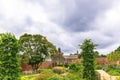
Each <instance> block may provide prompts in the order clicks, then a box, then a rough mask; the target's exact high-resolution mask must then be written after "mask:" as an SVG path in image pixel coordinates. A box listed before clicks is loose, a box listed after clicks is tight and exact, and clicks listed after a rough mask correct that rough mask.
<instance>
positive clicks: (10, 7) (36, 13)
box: [0, 0, 120, 54]
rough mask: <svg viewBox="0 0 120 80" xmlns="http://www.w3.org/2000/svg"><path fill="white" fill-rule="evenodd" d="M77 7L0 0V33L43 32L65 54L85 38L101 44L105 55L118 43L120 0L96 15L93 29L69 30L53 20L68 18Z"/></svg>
mask: <svg viewBox="0 0 120 80" xmlns="http://www.w3.org/2000/svg"><path fill="white" fill-rule="evenodd" d="M66 2H67V3H66ZM68 2H69V3H68ZM98 2H101V1H100V0H98ZM84 3H85V2H84ZM105 3H106V2H105ZM105 3H102V2H101V4H105ZM106 5H107V4H106ZM108 5H109V4H108ZM80 7H81V6H80ZM76 8H77V9H76ZM73 9H76V10H73ZM77 10H78V6H77V5H76V3H75V1H72V0H71V1H65V2H64V3H63V2H62V1H60V0H50V1H49V0H36V1H35V0H34V1H33V0H0V32H2V33H3V32H12V33H14V34H15V35H16V36H17V37H19V36H20V35H22V34H24V33H33V34H42V35H44V36H46V37H47V38H48V39H49V40H50V41H51V42H53V43H54V44H55V45H57V47H61V48H62V49H63V50H64V52H65V53H71V52H75V51H76V50H78V49H79V46H78V45H79V44H81V43H82V42H83V40H84V39H86V38H90V39H92V40H93V41H94V42H95V43H97V44H99V46H101V47H99V48H98V49H97V50H98V51H100V53H104V54H105V53H108V52H109V51H111V50H113V49H115V48H116V47H117V46H118V45H119V44H120V39H119V35H120V32H119V26H120V23H119V21H120V15H119V14H120V1H118V0H115V1H113V4H112V5H111V7H110V8H109V9H107V10H103V12H102V11H101V12H99V14H98V15H96V18H95V20H94V22H91V25H90V26H93V29H94V30H91V31H86V32H84V31H83V32H69V31H67V30H66V29H64V27H63V26H62V25H60V24H58V23H56V21H59V22H64V20H65V19H66V18H67V17H68V19H71V17H72V16H71V14H72V15H73V14H75V12H77ZM83 10H84V9H83ZM74 11H75V12H74ZM86 11H87V10H86ZM86 11H85V12H86ZM81 13H82V12H81ZM87 14H89V13H87ZM93 14H94V13H93ZM67 15H69V16H67ZM77 15H78V14H77ZM82 15H83V13H82ZM84 16H87V15H84ZM84 16H83V17H84ZM69 17H70V18H69ZM73 17H74V16H73ZM78 17H79V16H78ZM53 20H54V21H53ZM68 27H69V26H68ZM83 27H84V26H83Z"/></svg>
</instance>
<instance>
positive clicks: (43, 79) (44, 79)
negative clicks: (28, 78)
mask: <svg viewBox="0 0 120 80" xmlns="http://www.w3.org/2000/svg"><path fill="white" fill-rule="evenodd" d="M53 75H55V74H54V73H52V72H48V73H40V74H39V75H38V76H36V77H35V79H34V80H48V78H49V77H51V76H53Z"/></svg>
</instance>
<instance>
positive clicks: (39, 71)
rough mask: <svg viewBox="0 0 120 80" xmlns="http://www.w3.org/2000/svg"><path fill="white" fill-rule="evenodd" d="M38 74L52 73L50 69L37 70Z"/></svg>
mask: <svg viewBox="0 0 120 80" xmlns="http://www.w3.org/2000/svg"><path fill="white" fill-rule="evenodd" d="M37 72H38V73H48V72H52V70H51V69H38V70H37Z"/></svg>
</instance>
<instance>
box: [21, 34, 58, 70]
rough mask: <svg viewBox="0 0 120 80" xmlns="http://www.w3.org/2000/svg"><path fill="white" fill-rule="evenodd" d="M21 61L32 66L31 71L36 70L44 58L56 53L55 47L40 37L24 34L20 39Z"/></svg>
mask: <svg viewBox="0 0 120 80" xmlns="http://www.w3.org/2000/svg"><path fill="white" fill-rule="evenodd" d="M19 43H20V45H21V52H22V53H23V56H22V60H24V61H26V62H28V64H30V65H32V67H33V70H37V69H38V66H39V63H41V62H43V61H44V60H45V58H46V57H49V56H52V55H54V54H55V53H56V48H55V46H54V45H53V44H52V43H50V42H49V41H48V40H47V39H46V38H45V37H44V36H42V35H39V34H38V35H31V34H24V35H22V36H21V37H20V40H19Z"/></svg>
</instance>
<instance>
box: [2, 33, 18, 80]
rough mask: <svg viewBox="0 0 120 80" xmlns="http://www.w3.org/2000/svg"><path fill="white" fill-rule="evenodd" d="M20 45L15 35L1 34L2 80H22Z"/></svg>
mask: <svg viewBox="0 0 120 80" xmlns="http://www.w3.org/2000/svg"><path fill="white" fill-rule="evenodd" d="M18 52H19V44H18V40H17V39H16V38H15V36H14V35H12V34H10V33H6V34H0V80H20V77H19V73H20V65H19V61H18V56H17V54H18Z"/></svg>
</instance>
